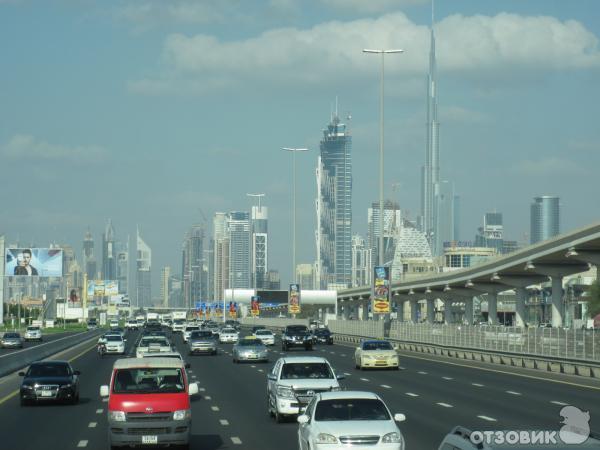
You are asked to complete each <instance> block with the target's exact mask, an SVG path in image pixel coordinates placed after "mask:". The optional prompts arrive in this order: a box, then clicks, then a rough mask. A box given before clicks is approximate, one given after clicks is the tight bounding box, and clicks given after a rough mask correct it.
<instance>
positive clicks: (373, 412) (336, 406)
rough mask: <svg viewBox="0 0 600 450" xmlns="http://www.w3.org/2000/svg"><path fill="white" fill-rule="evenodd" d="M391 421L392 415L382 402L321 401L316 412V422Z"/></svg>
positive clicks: (349, 399) (355, 399)
mask: <svg viewBox="0 0 600 450" xmlns="http://www.w3.org/2000/svg"><path fill="white" fill-rule="evenodd" d="M342 420H390V414H389V413H388V410H387V408H386V407H385V405H384V404H383V402H382V401H381V400H376V399H368V398H360V399H358V398H347V399H346V398H345V399H336V400H321V401H320V402H319V403H317V408H316V410H315V421H317V422H331V421H342Z"/></svg>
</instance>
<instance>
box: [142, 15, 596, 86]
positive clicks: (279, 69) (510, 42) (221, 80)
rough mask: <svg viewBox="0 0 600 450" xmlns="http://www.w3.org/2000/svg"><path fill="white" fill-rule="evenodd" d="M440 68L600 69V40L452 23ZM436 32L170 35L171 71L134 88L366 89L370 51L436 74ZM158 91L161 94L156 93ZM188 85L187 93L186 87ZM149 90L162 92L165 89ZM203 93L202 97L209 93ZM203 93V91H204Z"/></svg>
mask: <svg viewBox="0 0 600 450" xmlns="http://www.w3.org/2000/svg"><path fill="white" fill-rule="evenodd" d="M436 36H437V48H438V52H437V54H438V67H439V69H440V70H441V71H452V72H455V73H459V74H469V76H471V77H472V76H474V75H475V74H479V78H480V79H481V80H482V81H485V80H486V79H487V78H488V77H489V74H490V73H494V74H497V73H508V74H512V75H513V77H514V78H517V79H518V77H519V73H523V72H531V71H533V72H535V73H539V76H543V75H544V74H545V73H547V72H548V71H553V70H573V69H580V68H590V67H600V52H599V50H598V38H597V37H596V36H595V35H594V34H593V33H592V32H590V31H588V30H587V29H586V28H585V27H584V26H583V25H582V24H580V23H579V22H576V21H572V20H571V21H566V22H561V21H559V20H558V19H556V18H553V17H523V16H519V15H515V14H506V13H502V14H499V15H497V16H494V17H486V16H472V17H465V16H461V15H454V16H449V17H447V18H445V19H443V20H442V21H441V22H439V24H438V25H437V30H436ZM429 41H430V39H429V30H428V28H427V27H426V26H422V25H417V24H415V23H413V22H412V21H410V20H409V19H408V17H407V16H406V15H405V14H403V13H401V12H397V13H392V14H387V15H384V16H382V17H380V18H377V19H361V20H354V21H350V22H340V21H333V22H327V23H322V24H319V25H316V26H314V27H312V28H309V29H297V28H279V29H272V30H269V31H265V32H263V33H262V34H260V35H258V36H255V37H251V38H248V39H244V40H237V41H225V40H221V39H219V38H217V37H215V36H211V35H206V34H197V35H195V36H186V35H183V34H172V35H169V36H168V37H167V38H166V40H165V43H164V49H163V62H164V64H165V69H166V70H165V72H164V74H163V75H162V76H157V77H156V80H155V81H152V80H142V81H141V82H133V83H132V86H133V89H134V90H136V86H137V90H138V91H144V89H141V88H140V86H139V85H140V84H141V85H143V86H145V87H146V88H148V87H149V86H150V85H152V83H156V86H161V89H164V85H167V86H168V85H173V84H174V85H176V86H177V87H178V88H179V89H187V88H189V89H190V90H191V91H192V92H198V91H199V89H198V87H196V88H194V84H196V85H197V86H202V85H204V84H207V85H208V86H209V87H210V88H211V89H214V88H215V87H219V86H221V87H224V86H230V85H235V84H242V83H248V82H249V83H255V82H257V83H270V84H273V83H275V84H283V85H286V86H289V85H294V86H298V85H299V84H301V85H321V84H328V85H330V84H332V83H340V82H342V83H355V82H357V81H358V80H361V82H364V79H365V77H371V76H372V75H373V71H374V70H376V69H377V68H378V60H377V57H376V56H375V55H365V54H363V53H362V51H361V50H362V49H363V48H368V47H371V48H381V47H385V48H390V47H393V48H398V47H401V48H403V49H405V51H406V52H405V53H404V54H402V55H393V56H392V55H390V56H389V57H388V58H387V60H386V77H390V78H393V77H409V78H414V77H415V76H423V75H424V74H425V73H426V71H427V66H428V52H429ZM156 86H155V88H156ZM186 86H187V88H186ZM155 88H153V89H149V90H150V91H152V92H156V91H157V90H159V89H155ZM200 91H202V90H200ZM200 93H201V92H200Z"/></svg>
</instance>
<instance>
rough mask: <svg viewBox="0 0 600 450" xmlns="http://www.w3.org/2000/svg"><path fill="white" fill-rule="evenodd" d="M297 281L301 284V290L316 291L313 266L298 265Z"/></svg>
mask: <svg viewBox="0 0 600 450" xmlns="http://www.w3.org/2000/svg"><path fill="white" fill-rule="evenodd" d="M296 280H297V282H298V283H299V284H300V289H302V290H305V289H314V284H315V271H314V267H313V265H312V264H298V265H296Z"/></svg>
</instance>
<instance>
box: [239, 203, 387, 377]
mask: <svg viewBox="0 0 600 450" xmlns="http://www.w3.org/2000/svg"><path fill="white" fill-rule="evenodd" d="M384 211H385V210H384ZM250 367H252V368H253V369H256V366H250Z"/></svg>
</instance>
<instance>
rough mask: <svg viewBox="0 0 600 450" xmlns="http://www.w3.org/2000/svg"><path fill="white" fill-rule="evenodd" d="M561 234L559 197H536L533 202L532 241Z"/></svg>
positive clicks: (543, 239) (533, 242)
mask: <svg viewBox="0 0 600 450" xmlns="http://www.w3.org/2000/svg"><path fill="white" fill-rule="evenodd" d="M558 234H560V204H559V198H558V197H556V196H552V195H543V196H541V197H535V198H534V199H533V203H532V204H531V243H532V244H535V243H536V242H540V241H545V240H546V239H550V238H552V237H554V236H557V235H558Z"/></svg>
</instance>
